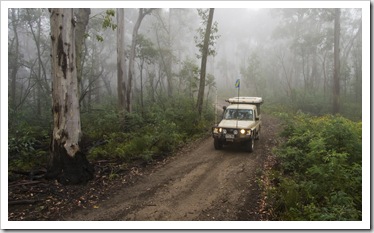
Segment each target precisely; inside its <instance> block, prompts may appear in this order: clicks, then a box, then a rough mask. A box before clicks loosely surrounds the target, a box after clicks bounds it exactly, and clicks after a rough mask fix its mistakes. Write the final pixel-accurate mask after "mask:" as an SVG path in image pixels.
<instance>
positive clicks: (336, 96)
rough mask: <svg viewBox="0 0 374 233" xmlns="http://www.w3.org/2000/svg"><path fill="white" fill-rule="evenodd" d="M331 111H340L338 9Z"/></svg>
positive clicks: (335, 19)
mask: <svg viewBox="0 0 374 233" xmlns="http://www.w3.org/2000/svg"><path fill="white" fill-rule="evenodd" d="M332 93H333V95H332V96H333V98H332V113H333V114H337V113H339V112H340V9H339V8H336V9H335V15H334V80H333V89H332Z"/></svg>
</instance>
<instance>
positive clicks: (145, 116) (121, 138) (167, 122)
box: [8, 95, 214, 173]
mask: <svg viewBox="0 0 374 233" xmlns="http://www.w3.org/2000/svg"><path fill="white" fill-rule="evenodd" d="M195 104H196V103H195V101H194V100H193V99H190V98H188V97H185V96H182V95H180V96H178V97H175V98H166V96H165V98H164V99H163V101H157V102H154V103H153V104H151V103H149V105H147V106H148V108H147V109H145V110H144V111H142V112H141V111H139V113H138V112H133V113H131V114H128V113H127V114H124V113H123V112H120V111H118V109H117V106H116V102H115V101H110V100H108V101H107V103H105V104H101V105H99V106H95V107H93V108H92V109H91V110H90V111H86V112H82V114H81V115H82V116H81V117H82V127H83V129H84V131H83V138H82V143H83V145H82V149H83V150H84V152H85V153H86V154H87V157H88V159H89V161H91V162H94V161H98V160H112V161H117V162H120V163H122V164H127V163H130V162H132V161H135V160H137V161H139V160H142V161H145V162H151V161H152V160H153V159H154V158H155V157H157V156H165V155H169V154H171V153H172V152H174V151H175V150H176V149H177V148H178V147H180V146H181V145H183V144H185V143H186V142H189V141H191V140H194V139H197V138H199V137H202V136H204V135H206V134H209V132H210V131H209V129H210V127H211V126H212V124H213V120H214V111H213V107H212V106H213V105H212V104H207V107H208V108H207V110H206V111H204V112H203V114H202V117H198V115H197V112H196V110H195V109H196V108H195ZM134 107H135V108H136V107H139V106H138V105H135V106H134ZM14 120H15V119H14ZM51 124H52V119H49V118H46V119H45V120H44V121H40V120H37V119H29V118H26V117H24V118H22V117H21V115H19V118H18V119H17V124H14V125H13V124H12V125H10V126H11V127H10V128H9V139H8V140H9V143H8V151H9V170H10V171H18V173H20V172H21V173H23V172H25V173H26V172H30V171H32V170H40V169H44V168H45V166H46V164H47V160H48V156H49V143H50V134H51Z"/></svg>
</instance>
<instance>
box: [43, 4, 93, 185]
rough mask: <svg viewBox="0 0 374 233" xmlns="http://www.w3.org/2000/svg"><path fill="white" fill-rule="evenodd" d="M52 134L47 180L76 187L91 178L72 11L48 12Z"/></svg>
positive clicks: (91, 171)
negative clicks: (83, 143)
mask: <svg viewBox="0 0 374 233" xmlns="http://www.w3.org/2000/svg"><path fill="white" fill-rule="evenodd" d="M50 15H51V16H50V26H51V50H52V51H51V60H52V61H51V64H52V87H53V88H52V100H53V103H52V112H53V133H52V142H51V159H50V163H49V167H48V172H47V178H57V179H58V180H59V182H61V183H64V184H78V183H82V182H87V181H88V180H89V179H92V178H93V168H92V166H91V165H90V164H89V162H88V161H87V159H86V156H85V155H84V154H83V153H82V152H81V149H80V146H79V143H80V139H81V135H82V132H81V121H80V107H79V98H78V78H77V69H76V50H75V27H76V21H75V19H74V15H73V9H71V8H62V9H55V8H54V9H50Z"/></svg>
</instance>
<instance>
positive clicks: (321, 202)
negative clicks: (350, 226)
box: [263, 114, 362, 221]
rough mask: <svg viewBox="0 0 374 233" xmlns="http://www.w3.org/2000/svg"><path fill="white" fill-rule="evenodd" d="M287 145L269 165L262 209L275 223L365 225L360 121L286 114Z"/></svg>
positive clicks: (284, 135) (284, 144)
mask: <svg viewBox="0 0 374 233" xmlns="http://www.w3.org/2000/svg"><path fill="white" fill-rule="evenodd" d="M282 117H283V119H284V120H285V127H284V131H283V133H282V134H281V136H282V137H284V143H282V145H281V146H280V147H279V148H277V149H276V150H275V151H274V154H275V155H276V156H275V157H274V158H272V159H271V160H270V161H269V163H270V167H272V169H271V170H268V171H267V173H268V174H267V176H268V183H267V184H265V186H266V196H267V198H268V201H267V203H266V204H264V205H266V206H265V207H263V208H264V209H266V210H267V212H268V213H269V215H270V218H271V219H272V220H303V221H310V220H318V221H330V220H333V221H341V220H344V221H346V220H361V218H362V215H361V208H362V184H361V181H362V169H361V168H362V165H361V156H362V143H361V132H362V125H361V122H358V123H357V122H353V121H350V120H348V119H346V118H344V117H341V116H331V115H326V116H322V117H311V116H308V115H305V114H297V115H295V116H289V115H284V114H283V115H282Z"/></svg>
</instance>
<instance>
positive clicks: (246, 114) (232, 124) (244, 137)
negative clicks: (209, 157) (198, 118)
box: [212, 97, 263, 152]
mask: <svg viewBox="0 0 374 233" xmlns="http://www.w3.org/2000/svg"><path fill="white" fill-rule="evenodd" d="M226 102H228V103H229V106H227V107H224V112H223V117H222V120H221V121H220V122H219V123H218V125H216V126H214V127H213V128H212V134H213V138H214V148H215V149H216V150H220V149H222V148H223V146H224V145H226V144H229V143H237V144H242V145H244V146H245V147H246V149H247V151H249V152H252V151H253V149H254V143H255V139H259V138H260V131H261V112H260V105H261V104H262V103H263V101H262V98H261V97H233V98H229V99H227V100H226Z"/></svg>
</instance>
